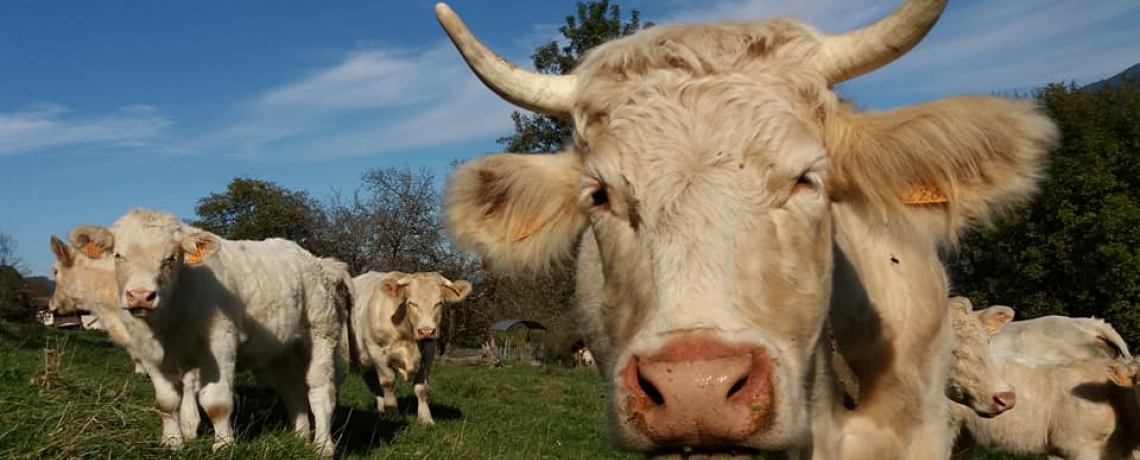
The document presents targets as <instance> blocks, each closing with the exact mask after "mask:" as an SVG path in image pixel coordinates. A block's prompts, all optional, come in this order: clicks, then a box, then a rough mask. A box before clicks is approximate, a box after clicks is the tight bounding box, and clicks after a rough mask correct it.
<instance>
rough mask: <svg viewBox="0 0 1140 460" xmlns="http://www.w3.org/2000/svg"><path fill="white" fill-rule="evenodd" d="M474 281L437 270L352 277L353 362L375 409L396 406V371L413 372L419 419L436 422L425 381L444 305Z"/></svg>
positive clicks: (464, 293) (463, 293)
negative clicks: (445, 275)
mask: <svg viewBox="0 0 1140 460" xmlns="http://www.w3.org/2000/svg"><path fill="white" fill-rule="evenodd" d="M470 293H471V283H469V282H467V281H464V280H459V281H455V282H452V281H451V280H448V279H447V278H444V277H443V276H442V275H440V274H439V273H437V272H428V273H413V274H408V273H403V272H388V273H378V272H368V273H364V274H362V275H359V276H357V277H356V278H353V294H354V303H353V309H352V319H351V320H350V321H349V325H350V327H351V329H352V333H351V334H346V335H351V338H350V339H349V340H350V341H351V342H352V343H349V344H347V345H348V346H350V347H351V348H349V349H350V350H352V352H351V355H352V357H351V359H350V361H351V362H352V363H353V365H354V367H355V368H356V369H357V371H358V372H360V374H361V377H363V379H364V383H365V384H367V385H368V388H369V389H371V390H372V393H373V394H374V395H375V396H376V410H377V411H379V412H384V411H385V410H389V409H395V408H396V396H395V393H394V392H393V391H392V390H393V386H394V385H395V380H396V379H395V372H400V373H401V374H402V375H403V377H404V378H405V379H407V378H408V375H409V374H414V375H415V377H414V382H415V383H414V387H415V393H416V398H417V399H418V401H419V405H418V408H417V416H418V419H419V421H420V423H423V424H433V423H435V422H434V420H433V419H432V416H431V409H430V408H429V407H428V386H427V380H428V377H429V375H430V373H431V365H432V361H433V359H434V357H435V341H436V339H438V338H439V323H440V319H441V317H442V315H443V305H444V304H445V303H454V302H458V301H460V300H463V299H464V298H465V297H467V295H468V294H470Z"/></svg>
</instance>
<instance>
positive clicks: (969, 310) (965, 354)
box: [946, 297, 1017, 417]
mask: <svg viewBox="0 0 1140 460" xmlns="http://www.w3.org/2000/svg"><path fill="white" fill-rule="evenodd" d="M1013 315H1014V312H1013V309H1012V308H1009V307H1006V306H994V307H990V308H986V309H984V310H979V311H974V306H973V304H972V303H971V302H970V299H967V298H965V297H954V298H951V299H950V322H951V324H952V326H953V328H954V341H955V345H954V359H953V361H952V362H951V365H950V380H949V382H947V385H946V396H947V397H949V398H950V400H952V401H954V402H956V403H958V404H962V405H964V406H966V407H969V408H970V409H973V411H974V412H975V413H977V414H978V415H980V416H982V417H993V416H996V415H998V414H1000V413H1002V412H1005V411H1007V410H1010V409H1012V408H1013V405H1014V404H1015V403H1016V401H1017V395H1016V393H1014V389H1013V387H1012V386H1010V384H1009V383H1006V381H1005V379H1003V378H1002V377H1001V372H1000V369H998V367H997V365H996V364H994V360H993V357H992V355H991V354H990V337H991V336H993V335H994V334H996V333H997V331H998V330H1000V329H1001V327H1002V326H1004V325H1006V323H1008V322H1010V320H1012V319H1013Z"/></svg>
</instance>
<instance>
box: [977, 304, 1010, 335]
mask: <svg viewBox="0 0 1140 460" xmlns="http://www.w3.org/2000/svg"><path fill="white" fill-rule="evenodd" d="M1013 315H1014V312H1013V309H1012V308H1009V307H1007V306H1005V305H995V306H992V307H989V308H987V309H985V310H981V311H979V312H978V320H980V321H981V322H982V325H983V326H985V327H986V330H987V331H990V334H993V333H996V332H997V331H998V329H1001V328H1002V326H1005V325H1006V323H1008V322H1010V321H1011V320H1013Z"/></svg>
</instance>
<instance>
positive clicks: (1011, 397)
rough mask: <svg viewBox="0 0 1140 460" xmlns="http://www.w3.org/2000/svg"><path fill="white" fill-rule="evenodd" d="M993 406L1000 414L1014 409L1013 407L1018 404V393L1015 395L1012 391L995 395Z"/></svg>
mask: <svg viewBox="0 0 1140 460" xmlns="http://www.w3.org/2000/svg"><path fill="white" fill-rule="evenodd" d="M993 404H994V409H996V411H997V412H998V413H999V414H1000V413H1002V412H1005V411H1007V410H1010V409H1013V406H1014V405H1015V404H1017V393H1014V392H1012V391H1003V392H1001V393H995V394H994V401H993Z"/></svg>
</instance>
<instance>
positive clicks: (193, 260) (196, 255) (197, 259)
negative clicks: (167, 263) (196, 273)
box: [183, 248, 206, 265]
mask: <svg viewBox="0 0 1140 460" xmlns="http://www.w3.org/2000/svg"><path fill="white" fill-rule="evenodd" d="M205 258H206V257H205V255H203V254H202V249H201V248H195V249H194V250H193V251H191V252H187V253H186V257H185V259H183V260H184V261H185V262H186V265H198V264H200V263H202V259H205Z"/></svg>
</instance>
